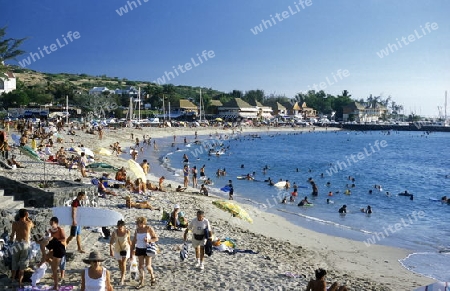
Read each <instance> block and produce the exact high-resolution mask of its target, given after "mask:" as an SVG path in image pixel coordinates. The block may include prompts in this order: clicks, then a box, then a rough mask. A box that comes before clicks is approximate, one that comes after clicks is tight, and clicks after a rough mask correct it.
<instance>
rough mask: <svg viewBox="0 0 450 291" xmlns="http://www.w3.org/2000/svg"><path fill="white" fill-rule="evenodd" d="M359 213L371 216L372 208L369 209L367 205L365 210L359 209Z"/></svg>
mask: <svg viewBox="0 0 450 291" xmlns="http://www.w3.org/2000/svg"><path fill="white" fill-rule="evenodd" d="M361 212H362V213H366V214H372V207H370V205H367V208H361Z"/></svg>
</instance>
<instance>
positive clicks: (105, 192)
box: [97, 179, 117, 198]
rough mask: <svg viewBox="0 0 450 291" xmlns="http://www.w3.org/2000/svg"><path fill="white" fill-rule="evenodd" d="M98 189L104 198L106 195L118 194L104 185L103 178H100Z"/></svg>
mask: <svg viewBox="0 0 450 291" xmlns="http://www.w3.org/2000/svg"><path fill="white" fill-rule="evenodd" d="M97 190H98V193H99V194H101V195H102V197H103V198H105V197H106V195H112V196H117V194H116V193H115V192H113V191H111V190H109V189H107V188H106V187H105V185H103V179H100V182H99V183H98V187H97Z"/></svg>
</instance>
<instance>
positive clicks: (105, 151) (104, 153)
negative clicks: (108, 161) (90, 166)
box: [95, 148, 112, 156]
mask: <svg viewBox="0 0 450 291" xmlns="http://www.w3.org/2000/svg"><path fill="white" fill-rule="evenodd" d="M95 153H96V154H99V155H101V156H112V152H111V151H110V150H108V149H105V148H98V149H97V150H96V151H95Z"/></svg>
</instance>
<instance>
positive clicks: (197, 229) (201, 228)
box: [184, 210, 212, 270]
mask: <svg viewBox="0 0 450 291" xmlns="http://www.w3.org/2000/svg"><path fill="white" fill-rule="evenodd" d="M205 230H208V232H207V234H208V237H206V232H205ZM189 231H191V232H192V247H193V248H194V249H195V257H196V259H197V265H196V267H199V268H200V270H203V269H204V268H205V267H204V265H203V258H204V257H205V244H206V240H207V239H209V240H211V239H212V234H211V225H210V224H209V221H208V220H207V219H206V218H205V213H204V212H203V211H202V210H199V211H197V217H196V218H194V219H192V221H191V222H189V224H188V227H187V229H186V231H185V232H184V241H186V240H187V235H188V232H189Z"/></svg>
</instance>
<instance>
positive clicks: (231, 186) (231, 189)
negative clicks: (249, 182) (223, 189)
mask: <svg viewBox="0 0 450 291" xmlns="http://www.w3.org/2000/svg"><path fill="white" fill-rule="evenodd" d="M228 187H229V188H230V191H229V193H228V199H229V200H233V194H234V188H233V182H232V181H231V180H228Z"/></svg>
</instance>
